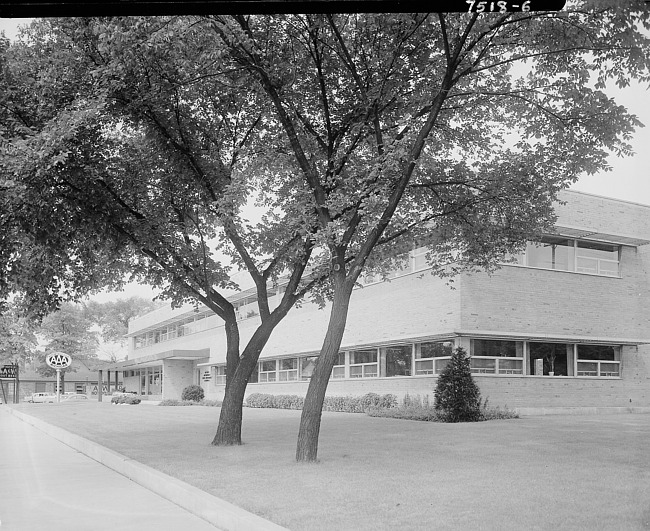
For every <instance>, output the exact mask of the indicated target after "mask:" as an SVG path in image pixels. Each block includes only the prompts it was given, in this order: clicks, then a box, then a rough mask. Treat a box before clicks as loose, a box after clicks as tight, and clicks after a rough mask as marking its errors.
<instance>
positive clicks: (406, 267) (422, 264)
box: [359, 247, 429, 284]
mask: <svg viewBox="0 0 650 531" xmlns="http://www.w3.org/2000/svg"><path fill="white" fill-rule="evenodd" d="M402 258H403V260H402V261H401V262H399V263H398V265H396V266H395V267H394V268H393V269H391V270H389V271H386V272H385V273H384V275H381V274H374V273H367V274H365V275H364V276H363V277H362V278H361V279H360V280H359V281H360V282H361V283H362V284H373V283H375V282H381V281H382V280H383V279H384V277H385V278H387V279H392V278H397V277H403V276H404V275H408V274H409V273H415V272H417V271H423V270H425V269H427V268H428V267H429V264H428V263H427V248H426V247H418V248H417V249H415V250H413V251H410V252H409V253H408V257H407V256H406V255H402Z"/></svg>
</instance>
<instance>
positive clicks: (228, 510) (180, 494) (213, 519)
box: [6, 407, 288, 531]
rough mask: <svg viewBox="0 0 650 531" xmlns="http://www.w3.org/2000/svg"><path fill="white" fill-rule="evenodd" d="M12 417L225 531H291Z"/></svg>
mask: <svg viewBox="0 0 650 531" xmlns="http://www.w3.org/2000/svg"><path fill="white" fill-rule="evenodd" d="M6 409H7V410H8V411H9V412H10V413H11V414H12V415H14V416H15V417H18V418H19V419H20V420H22V421H24V422H26V423H27V424H30V425H31V426H34V427H35V428H37V429H39V430H40V431H42V432H44V433H46V434H48V435H50V436H51V437H54V438H55V439H57V440H58V441H61V442H62V443H64V444H66V445H67V446H70V447H71V448H73V449H75V450H77V451H78V452H80V453H82V454H84V455H87V456H88V457H90V458H91V459H94V460H95V461H97V462H99V463H101V464H102V465H104V466H106V467H108V468H110V469H112V470H115V471H116V472H118V473H119V474H122V475H123V476H125V477H127V478H129V479H130V480H131V481H133V482H135V483H137V484H138V485H141V486H142V487H145V488H146V489H148V490H150V491H152V492H155V493H156V494H158V495H159V496H161V497H163V498H165V499H166V500H169V501H171V502H172V503H175V504H176V505H178V506H179V507H182V508H183V509H185V510H187V511H189V512H190V513H192V514H194V515H196V516H198V517H199V518H202V519H203V520H206V521H207V522H209V523H211V524H212V525H214V526H216V527H217V528H219V529H221V530H223V531H288V530H287V528H285V527H282V526H279V525H277V524H274V523H273V522H271V521H269V520H266V519H264V518H262V517H261V516H257V515H256V514H253V513H250V512H248V511H246V510H244V509H242V508H240V507H237V506H236V505H233V504H232V503H229V502H227V501H225V500H222V499H220V498H217V497H216V496H213V495H211V494H208V493H207V492H205V491H203V490H201V489H199V488H197V487H194V486H192V485H190V484H188V483H185V482H184V481H181V480H179V479H176V478H173V477H171V476H168V475H167V474H163V473H162V472H159V471H158V470H155V469H154V468H151V467H150V466H147V465H144V464H142V463H139V462H138V461H135V460H133V459H131V458H129V457H126V456H124V455H122V454H119V453H117V452H114V451H113V450H109V449H108V448H105V447H104V446H101V445H99V444H97V443H94V442H92V441H89V440H88V439H84V438H83V437H80V436H79V435H75V434H73V433H70V432H68V431H66V430H64V429H62V428H59V427H57V426H53V425H51V424H48V423H47V422H44V421H42V420H40V419H37V418H34V417H30V416H29V415H26V414H25V413H23V412H21V411H16V410H15V409H14V408H11V407H9V408H6Z"/></svg>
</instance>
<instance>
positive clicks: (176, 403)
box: [158, 398, 184, 406]
mask: <svg viewBox="0 0 650 531" xmlns="http://www.w3.org/2000/svg"><path fill="white" fill-rule="evenodd" d="M158 405H159V406H182V405H184V404H183V403H182V402H181V401H180V400H176V399H175V398H167V399H165V400H161V401H160V402H159V403H158Z"/></svg>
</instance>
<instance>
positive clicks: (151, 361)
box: [104, 348, 210, 371]
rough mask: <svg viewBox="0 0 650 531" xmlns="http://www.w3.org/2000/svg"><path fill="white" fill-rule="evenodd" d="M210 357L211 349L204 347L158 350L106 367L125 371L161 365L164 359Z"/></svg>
mask: <svg viewBox="0 0 650 531" xmlns="http://www.w3.org/2000/svg"><path fill="white" fill-rule="evenodd" d="M209 357H210V349H209V348H204V349H200V350H180V349H173V350H166V351H165V352H158V353H157V354H149V355H148V356H140V357H137V358H133V359H130V360H126V361H121V362H119V363H114V364H112V365H109V366H107V367H104V369H107V370H109V371H125V370H133V369H139V368H143V367H153V366H155V365H160V363H161V361H162V360H193V361H197V360H201V359H205V358H209Z"/></svg>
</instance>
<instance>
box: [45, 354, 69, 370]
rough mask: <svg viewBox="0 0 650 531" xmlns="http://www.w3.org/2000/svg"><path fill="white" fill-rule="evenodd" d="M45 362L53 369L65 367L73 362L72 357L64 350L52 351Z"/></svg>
mask: <svg viewBox="0 0 650 531" xmlns="http://www.w3.org/2000/svg"><path fill="white" fill-rule="evenodd" d="M45 363H47V364H48V365H49V366H50V367H52V368H53V369H65V368H66V367H69V366H70V363H72V358H71V357H70V356H69V355H68V354H65V353H63V352H51V353H50V354H48V355H47V357H46V358H45Z"/></svg>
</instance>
